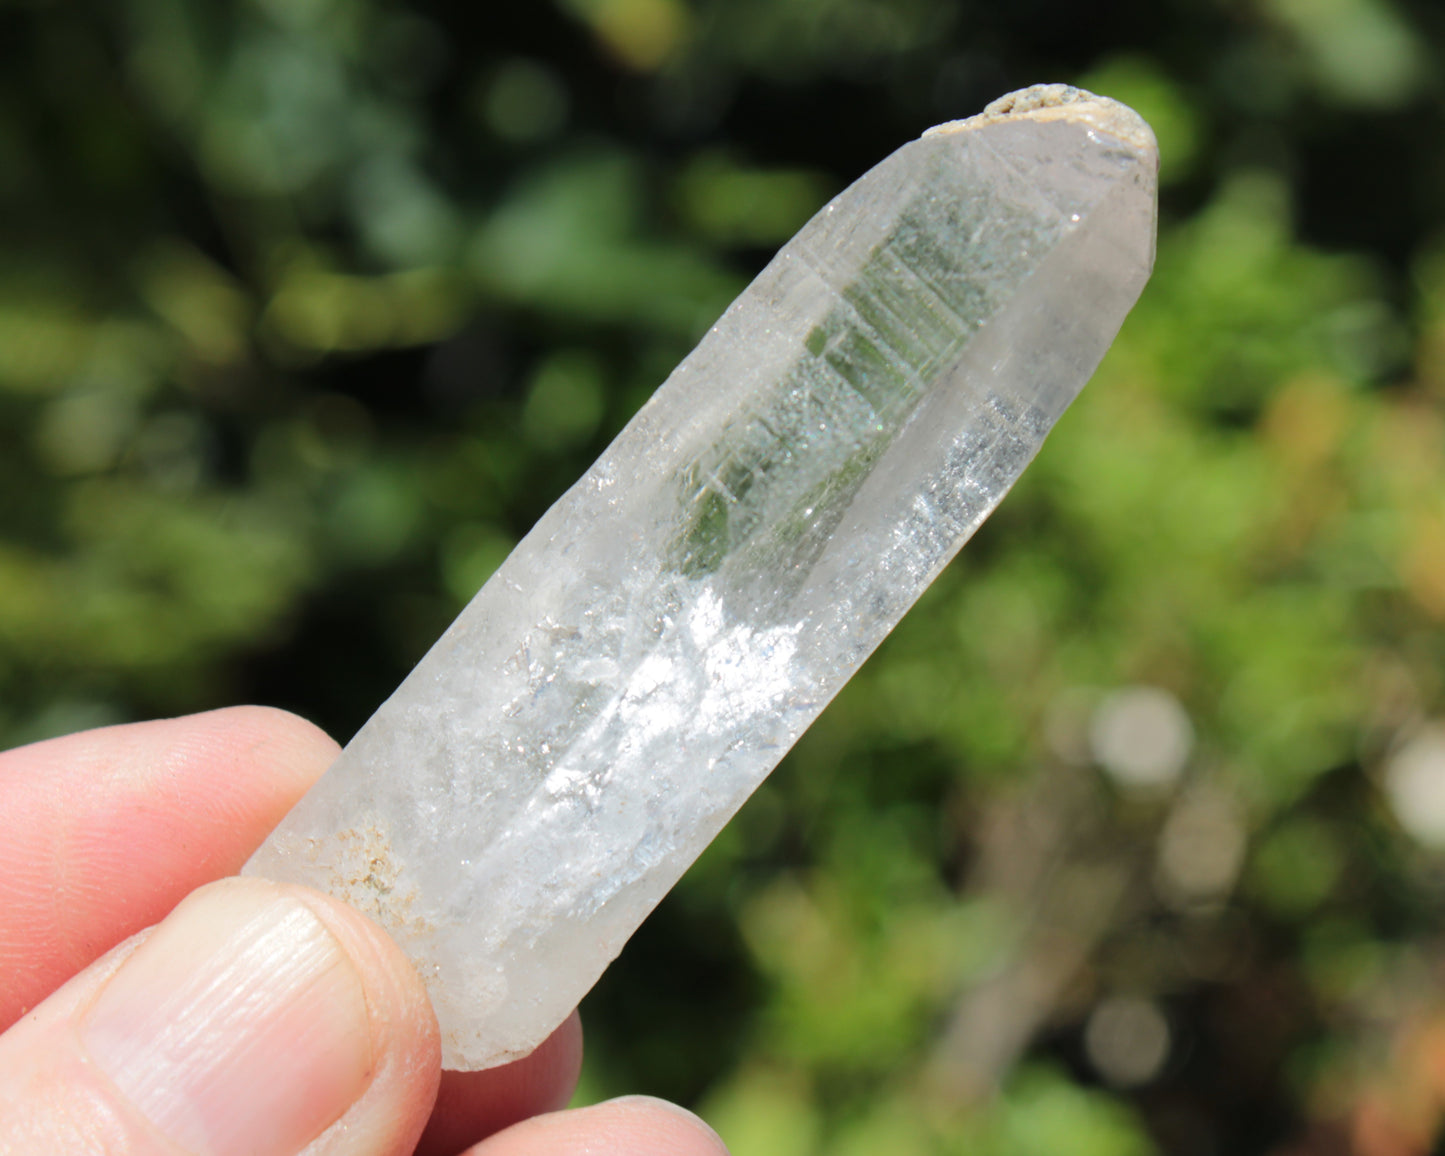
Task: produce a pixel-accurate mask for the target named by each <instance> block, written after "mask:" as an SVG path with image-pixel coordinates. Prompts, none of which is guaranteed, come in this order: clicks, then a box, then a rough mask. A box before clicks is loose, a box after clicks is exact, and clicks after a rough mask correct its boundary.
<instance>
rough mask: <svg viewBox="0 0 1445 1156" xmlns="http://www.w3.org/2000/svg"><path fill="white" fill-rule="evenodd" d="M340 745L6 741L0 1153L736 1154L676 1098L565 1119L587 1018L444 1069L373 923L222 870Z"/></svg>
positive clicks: (260, 713) (198, 731)
mask: <svg viewBox="0 0 1445 1156" xmlns="http://www.w3.org/2000/svg"><path fill="white" fill-rule="evenodd" d="M335 755H336V744H335V743H333V742H332V741H331V740H330V739H329V738H327V737H326V736H325V735H324V734H322V733H321V732H320V731H318V730H317V729H316V728H315V727H313V726H311V725H310V724H309V723H305V722H303V721H302V720H300V719H298V718H296V717H295V716H293V715H288V714H285V713H283V712H280V711H274V710H267V709H262V708H255V707H242V708H236V709H232V710H223V711H215V712H212V713H210V714H203V715H195V716H192V717H190V718H182V719H174V720H168V721H163V722H153V723H139V724H135V725H133V726H123V727H110V728H107V729H104V730H97V731H90V732H86V733H84V734H78V735H71V736H68V737H66V738H61V739H55V740H52V741H50V742H46V743H37V744H35V745H33V746H29V747H21V748H19V749H16V750H13V751H8V752H5V753H3V754H0V912H3V917H0V1031H3V1034H0V1152H4V1153H12V1152H14V1153H44V1154H46V1156H51V1154H57V1153H67V1152H82V1151H83V1152H117V1153H119V1152H125V1153H127V1154H128V1156H151V1154H156V1156H160V1154H162V1153H165V1154H167V1156H174V1154H176V1153H180V1152H186V1153H194V1154H195V1156H242V1154H246V1156H283V1154H289V1153H296V1152H301V1151H303V1150H304V1151H305V1152H307V1153H308V1154H313V1153H314V1154H321V1153H326V1154H332V1153H335V1154H345V1156H372V1154H375V1156H392V1154H398V1156H399V1154H404V1153H409V1152H412V1151H413V1150H414V1149H415V1150H416V1151H418V1152H422V1153H427V1154H436V1156H454V1154H455V1153H457V1152H458V1151H460V1150H461V1149H462V1148H464V1147H466V1146H467V1145H468V1144H471V1143H473V1142H474V1141H477V1140H482V1142H481V1143H480V1144H478V1145H477V1146H476V1147H475V1148H474V1149H472V1152H473V1153H475V1156H542V1154H543V1153H546V1154H547V1156H566V1154H568V1153H579V1154H580V1153H583V1152H585V1153H587V1154H589V1156H607V1154H610V1153H619V1154H621V1153H626V1154H628V1156H650V1154H652V1153H657V1154H658V1156H661V1154H663V1153H667V1154H669V1156H726V1150H725V1149H724V1148H723V1145H722V1143H721V1141H719V1140H718V1139H717V1137H716V1136H715V1135H714V1134H713V1133H712V1132H711V1130H709V1129H708V1128H707V1126H706V1125H704V1124H703V1123H702V1122H701V1121H700V1120H698V1119H697V1118H696V1117H694V1116H692V1115H691V1114H690V1113H687V1112H684V1111H683V1110H682V1109H681V1108H675V1107H673V1106H671V1105H669V1104H665V1103H663V1102H661V1101H657V1100H649V1099H645V1098H641V1097H629V1098H625V1099H622V1100H614V1101H610V1102H609V1103H606V1104H600V1105H597V1106H595V1107H591V1108H584V1109H578V1110H575V1111H568V1112H563V1111H556V1109H558V1108H560V1107H561V1106H562V1105H563V1104H565V1103H566V1101H567V1099H568V1097H569V1096H570V1095H571V1093H572V1089H573V1086H574V1085H575V1083H576V1079H577V1072H578V1068H579V1066H580V1063H581V1055H582V1034H581V1028H580V1026H579V1023H578V1020H577V1017H576V1015H575V1014H574V1015H573V1016H572V1018H571V1019H570V1020H568V1021H567V1023H565V1024H564V1025H563V1026H562V1027H561V1028H559V1029H558V1030H557V1032H556V1033H555V1034H554V1035H553V1036H552V1038H551V1039H549V1040H548V1041H547V1042H546V1043H544V1044H543V1045H542V1046H541V1047H540V1048H539V1049H538V1050H537V1051H536V1052H535V1053H533V1054H532V1055H531V1056H529V1057H527V1058H526V1059H524V1060H520V1061H518V1062H517V1063H514V1064H510V1065H508V1066H506V1067H502V1068H496V1069H493V1070H491V1071H487V1072H472V1073H457V1072H448V1073H441V1072H440V1058H439V1057H440V1046H439V1042H438V1033H437V1026H436V1018H435V1016H434V1015H433V1014H432V1010H431V1006H430V1004H429V1003H428V1002H427V999H426V995H425V992H424V990H423V988H422V986H421V982H420V980H419V979H418V978H417V975H416V973H415V971H413V969H412V968H411V966H410V964H409V963H408V962H407V961H406V959H405V958H404V957H403V956H402V954H401V953H400V951H399V950H398V949H397V948H396V946H395V945H394V944H393V943H392V942H391V940H390V939H389V938H387V936H386V935H385V934H384V933H383V932H382V931H381V930H380V929H379V928H377V927H376V926H375V925H373V924H372V923H370V922H369V921H368V920H366V919H365V918H363V917H362V916H361V915H359V914H357V913H356V912H354V911H352V910H351V909H350V908H348V907H346V906H345V905H344V904H341V903H339V902H337V901H336V900H333V899H331V898H329V897H327V896H325V895H322V894H320V893H318V892H314V891H310V890H307V889H305V888H301V887H295V886H290V885H283V884H276V883H269V882H266V881H263V880H259V879H229V878H226V877H227V876H230V875H233V874H234V873H235V872H236V871H237V870H239V868H240V867H241V865H242V863H244V862H245V860H246V859H247V858H248V857H249V855H250V854H251V852H252V851H253V850H254V849H255V848H256V847H257V846H258V845H259V844H260V842H261V841H262V839H264V838H265V836H266V834H267V833H268V832H269V831H270V829H271V828H272V827H273V826H274V825H275V824H276V822H277V821H278V820H279V819H280V818H281V816H282V815H284V814H285V813H286V811H287V810H288V809H289V808H290V807H291V805H292V804H293V803H295V801H296V800H297V799H298V798H299V797H300V796H301V795H302V794H303V793H304V792H305V790H306V789H307V788H308V787H309V786H310V785H311V783H312V782H314V781H315V779H316V777H317V776H318V775H320V774H321V772H322V771H323V770H325V768H326V767H327V765H329V763H330V762H331V760H332V759H333V758H334V757H335ZM178 904H179V906H177V905H178ZM173 908H174V910H172V909H173ZM168 913H169V914H168ZM152 924H157V925H156V926H151V925H152ZM147 928H148V930H146V929H147ZM5 1029H8V1030H5ZM484 1137H487V1138H486V1139H483V1138H484Z"/></svg>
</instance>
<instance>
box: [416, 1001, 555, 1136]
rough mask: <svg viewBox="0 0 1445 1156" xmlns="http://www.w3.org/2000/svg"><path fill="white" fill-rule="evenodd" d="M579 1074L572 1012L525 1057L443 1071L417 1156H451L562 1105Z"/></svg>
mask: <svg viewBox="0 0 1445 1156" xmlns="http://www.w3.org/2000/svg"><path fill="white" fill-rule="evenodd" d="M581 1070H582V1021H581V1019H579V1018H578V1016H577V1013H576V1012H573V1013H572V1014H571V1015H570V1016H568V1017H567V1019H566V1021H565V1022H564V1023H563V1024H562V1026H561V1027H560V1028H558V1029H557V1030H556V1031H555V1032H553V1033H552V1034H551V1035H550V1036H548V1037H547V1039H546V1040H544V1041H543V1042H542V1044H541V1045H540V1046H539V1047H538V1048H537V1050H536V1051H535V1052H533V1053H532V1054H531V1055H530V1056H527V1057H526V1058H525V1059H522V1060H518V1061H516V1062H515V1063H511V1064H507V1065H505V1066H503V1067H500V1068H490V1069H488V1070H487V1071H485V1072H443V1073H442V1081H441V1088H440V1090H439V1091H438V1092H437V1103H436V1108H435V1109H434V1110H433V1111H432V1117H431V1121H430V1122H429V1123H428V1124H427V1126H426V1131H425V1132H423V1133H422V1138H421V1143H420V1144H418V1145H417V1156H456V1154H457V1153H458V1152H460V1151H462V1149H464V1148H466V1147H467V1146H468V1145H470V1144H475V1143H476V1142H477V1141H478V1140H481V1139H483V1138H484V1137H486V1136H490V1135H491V1134H492V1133H493V1132H500V1131H501V1130H502V1129H503V1128H507V1127H510V1126H511V1125H512V1124H515V1123H517V1121H519V1120H525V1119H527V1118H528V1117H529V1116H536V1115H540V1114H541V1113H543V1112H554V1111H556V1110H557V1109H558V1108H562V1107H565V1106H566V1104H567V1101H568V1100H570V1099H571V1098H572V1093H573V1091H574V1090H575V1089H576V1087H577V1075H578V1073H579V1072H580V1071H581Z"/></svg>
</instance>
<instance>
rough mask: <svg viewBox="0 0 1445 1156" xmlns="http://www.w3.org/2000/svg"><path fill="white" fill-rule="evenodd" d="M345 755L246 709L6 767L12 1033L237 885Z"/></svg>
mask: <svg viewBox="0 0 1445 1156" xmlns="http://www.w3.org/2000/svg"><path fill="white" fill-rule="evenodd" d="M336 753H337V746H336V744H335V743H334V742H332V741H331V739H329V738H327V737H326V735H325V734H323V733H322V732H321V731H320V730H318V729H317V728H316V727H314V726H312V725H311V724H310V723H308V722H305V721H303V720H302V719H299V718H297V717H296V716H295V715H291V714H287V713H285V712H284V711H278V710H270V709H267V708H264V707H237V708H233V709H230V710H220V711H212V712H210V713H209V714H201V715H193V716H191V717H189V718H180V719H168V720H164V721H161V722H148V723H136V724H133V725H130V726H120V727H107V728H105V729H103V730H97V731H87V732H85V733H83V734H77V735H69V736H67V737H65V738H60V739H53V740H51V741H49V742H44V743H35V744H33V745H31V746H28V747H20V748H18V749H16V750H12V751H7V752H5V753H3V754H0V817H3V822H4V824H5V831H4V838H0V911H3V912H4V913H5V915H4V918H3V919H0V1030H3V1029H4V1028H5V1027H8V1026H9V1025H10V1024H11V1023H13V1022H14V1021H15V1020H16V1019H17V1018H18V1017H19V1016H20V1015H21V1014H23V1013H24V1011H25V1009H26V1008H28V1007H32V1006H34V1005H35V1004H36V1003H38V1002H39V1001H40V1000H41V999H43V998H44V997H45V996H46V995H48V994H49V993H50V992H51V991H53V990H55V988H57V987H58V986H59V985H60V984H61V983H63V982H65V980H66V979H68V978H69V977H70V976H72V975H74V974H75V973H76V972H77V971H79V970H80V969H81V968H82V967H85V966H87V965H88V964H89V963H91V962H92V961H93V960H95V959H97V958H98V957H99V956H100V955H102V954H103V953H104V952H106V951H108V950H110V949H111V948H112V947H114V946H115V945H116V944H117V943H120V942H121V941H122V940H124V939H126V938H127V937H129V936H131V935H134V934H135V933H136V932H138V931H140V930H141V929H142V928H144V927H149V926H150V925H151V924H153V923H155V922H156V921H157V920H159V919H161V918H162V917H163V916H164V915H165V914H166V912H168V911H169V910H170V909H171V908H172V907H174V906H175V905H176V904H177V903H179V902H180V901H181V899H183V898H184V897H185V896H186V895H187V894H188V893H189V892H191V891H193V890H194V889H195V888H196V887H198V886H200V885H201V884H203V883H208V882H210V881H211V880H214V879H219V878H222V877H223V876H226V875H232V874H235V872H236V871H238V870H239V869H240V867H241V864H242V863H244V862H245V861H246V859H247V858H248V857H249V856H250V854H251V852H252V851H254V850H255V849H256V847H257V846H259V845H260V843H261V841H262V840H263V839H264V838H265V837H266V834H267V833H268V832H269V831H270V830H271V828H272V827H274V826H275V825H276V823H277V822H279V821H280V819H281V816H282V815H284V814H285V813H286V812H287V811H288V810H289V809H290V808H291V807H292V805H293V804H294V803H295V802H296V800H297V799H299V798H300V797H301V795H302V794H304V793H305V791H306V790H307V788H308V787H310V786H311V784H312V783H313V782H315V781H316V779H317V778H318V777H319V776H320V774H321V772H322V771H324V770H325V769H326V767H327V766H329V765H330V763H331V762H332V760H333V759H334V758H335V757H336Z"/></svg>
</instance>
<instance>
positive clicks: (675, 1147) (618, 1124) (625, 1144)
mask: <svg viewBox="0 0 1445 1156" xmlns="http://www.w3.org/2000/svg"><path fill="white" fill-rule="evenodd" d="M467 1156H728V1150H727V1146H726V1145H724V1144H723V1142H722V1140H721V1139H719V1138H718V1134H717V1133H716V1132H714V1131H713V1130H712V1129H711V1128H709V1127H708V1126H707V1125H706V1124H704V1123H703V1122H702V1121H701V1120H699V1119H698V1118H697V1117H696V1116H694V1115H693V1114H692V1113H691V1112H689V1111H686V1110H685V1109H683V1108H679V1107H678V1106H677V1105H676V1104H669V1103H668V1102H667V1101H666V1100H654V1099H652V1097H650V1096H624V1097H623V1098H622V1099H620V1100H608V1101H607V1102H606V1103H604V1104H597V1105H596V1106H594V1107H591V1108H578V1109H577V1110H575V1111H572V1112H553V1113H552V1114H551V1115H550V1116H536V1117H533V1118H532V1119H530V1120H525V1121H523V1122H522V1123H520V1124H515V1125H513V1126H512V1127H510V1128H508V1129H507V1130H506V1131H505V1132H498V1133H497V1134H496V1135H495V1136H492V1137H490V1138H489V1139H486V1140H483V1141H482V1142H481V1143H480V1144H477V1145H475V1146H474V1147H472V1148H471V1149H469V1150H468V1153H467Z"/></svg>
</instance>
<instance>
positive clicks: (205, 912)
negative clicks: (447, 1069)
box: [0, 879, 441, 1156]
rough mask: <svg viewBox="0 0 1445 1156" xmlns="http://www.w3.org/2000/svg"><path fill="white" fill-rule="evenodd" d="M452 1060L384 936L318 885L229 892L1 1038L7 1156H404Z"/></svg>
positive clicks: (0, 1104) (204, 898)
mask: <svg viewBox="0 0 1445 1156" xmlns="http://www.w3.org/2000/svg"><path fill="white" fill-rule="evenodd" d="M440 1054H441V1049H440V1043H439V1038H438V1032H437V1027H436V1019H435V1017H434V1016H433V1015H432V1012H431V1007H430V1004H428V1003H427V1000H426V995H425V992H424V990H423V988H422V986H421V981H420V980H419V979H418V978H417V975H416V973H415V972H414V971H413V970H412V968H411V966H410V965H409V964H408V963H407V962H406V960H405V959H404V958H403V957H402V955H401V953H400V952H399V951H398V950H397V948H396V947H395V945H394V944H393V943H392V942H391V941H390V940H389V939H388V938H387V937H386V936H385V935H384V934H383V933H382V932H381V931H380V930H378V929H377V928H376V927H374V926H373V925H372V924H371V923H369V922H368V921H367V920H365V919H363V918H362V917H361V916H359V915H357V914H355V913H354V912H352V911H351V910H350V909H349V908H347V907H345V906H344V905H343V904H340V903H337V902H336V901H334V900H331V899H329V898H327V897H325V896H322V895H320V894H318V893H316V892H311V891H307V890H306V889H304V888H300V887H291V886H286V885H282V884H276V883H268V882H266V881H263V880H258V879H230V880H225V881H223V882H221V883H216V884H212V885H211V886H209V887H206V888H203V889H202V890H200V891H198V892H197V893H196V894H194V895H192V896H191V897H190V898H189V899H187V900H185V901H184V902H183V903H182V904H181V905H180V906H179V907H178V908H176V910H175V911H174V912H173V913H172V914H171V915H170V916H169V917H168V918H167V919H166V920H165V921H164V922H163V923H161V924H160V925H159V926H158V927H156V928H155V929H154V930H152V931H149V932H146V933H144V934H143V935H142V936H138V937H137V938H136V939H135V940H133V941H131V942H129V943H127V944H124V945H123V946H121V947H120V948H118V949H117V950H116V951H114V952H113V953H111V954H110V955H108V956H107V957H106V958H105V959H103V960H102V961H100V962H99V963H97V964H96V965H94V966H93V967H91V968H89V969H87V970H86V971H85V972H83V973H82V974H81V975H79V976H77V977H76V978H75V979H74V980H72V981H71V982H70V983H67V984H66V985H65V986H64V987H63V988H61V990H60V991H58V992H56V993H55V995H53V996H52V997H51V998H49V999H47V1000H46V1001H45V1002H44V1003H42V1004H41V1005H40V1006H39V1007H38V1008H36V1009H35V1011H33V1012H32V1013H30V1014H29V1015H28V1016H26V1017H25V1019H23V1020H22V1021H21V1022H20V1023H19V1024H17V1025H16V1026H15V1027H13V1028H12V1029H11V1030H10V1031H9V1032H7V1033H6V1034H5V1035H3V1036H0V1152H72V1151H74V1152H80V1151H85V1152H125V1153H127V1154H128V1156H153V1154H154V1156H162V1154H165V1156H173V1154H174V1153H176V1152H187V1153H193V1154H195V1156H243V1154H246V1156H288V1154H290V1153H295V1152H299V1151H300V1150H301V1149H302V1148H303V1147H306V1145H308V1144H312V1145H314V1146H313V1147H310V1148H307V1149H306V1150H307V1156H324V1154H329V1153H337V1154H340V1153H342V1152H344V1153H346V1156H373V1154H375V1156H383V1154H385V1156H392V1154H397V1156H399V1154H401V1153H405V1152H409V1151H410V1150H411V1146H412V1145H413V1144H414V1143H415V1142H416V1138H417V1137H418V1136H419V1135H420V1133H421V1130H422V1126H423V1125H424V1124H425V1122H426V1117H427V1114H428V1112H429V1111H430V1108H431V1105H432V1100H433V1097H434V1095H435V1092H436V1080H437V1072H438V1069H439V1064H440Z"/></svg>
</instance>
